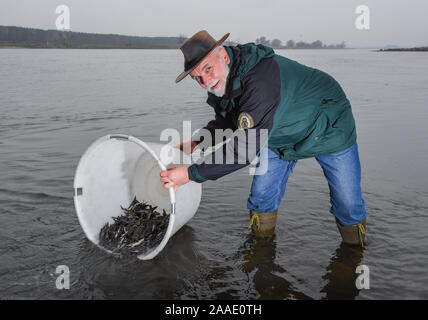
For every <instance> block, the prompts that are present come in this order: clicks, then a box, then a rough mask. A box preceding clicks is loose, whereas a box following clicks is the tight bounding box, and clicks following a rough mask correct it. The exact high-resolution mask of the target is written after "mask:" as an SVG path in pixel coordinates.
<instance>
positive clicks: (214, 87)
mask: <svg viewBox="0 0 428 320" xmlns="http://www.w3.org/2000/svg"><path fill="white" fill-rule="evenodd" d="M219 85H220V80H218V81H217V83H216V84H215V85H213V86H212V87H211V90H212V89H217V88H218V86H219Z"/></svg>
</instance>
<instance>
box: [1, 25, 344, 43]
mask: <svg viewBox="0 0 428 320" xmlns="http://www.w3.org/2000/svg"><path fill="white" fill-rule="evenodd" d="M187 39H188V37H187V36H185V35H184V34H179V35H178V36H177V37H137V36H124V35H117V34H97V33H83V32H72V31H58V30H41V29H32V28H23V27H9V26H0V47H5V46H16V47H29V48H82V49H85V48H88V49H90V48H96V49H97V48H106V49H109V48H115V49H116V48H117V49H178V48H180V46H181V45H182V44H183V43H184V42H185V41H186V40H187ZM238 43H239V42H236V41H231V40H227V41H225V42H224V45H226V46H232V45H237V44H238ZM259 43H260V44H264V45H267V46H270V47H272V48H275V49H343V48H345V42H342V43H340V44H336V45H325V44H323V43H322V42H321V41H320V40H317V41H314V42H312V43H307V42H303V41H299V42H295V41H293V40H288V41H287V42H286V44H285V45H283V44H282V42H281V40H279V39H273V40H268V39H266V37H260V38H257V39H256V44H259Z"/></svg>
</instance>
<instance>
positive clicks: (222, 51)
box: [220, 47, 230, 64]
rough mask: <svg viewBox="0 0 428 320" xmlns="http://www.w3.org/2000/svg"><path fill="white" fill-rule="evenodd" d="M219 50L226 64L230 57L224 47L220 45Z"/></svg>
mask: <svg viewBox="0 0 428 320" xmlns="http://www.w3.org/2000/svg"><path fill="white" fill-rule="evenodd" d="M220 52H221V57H222V58H223V59H224V62H226V64H229V63H230V57H229V55H228V54H227V51H226V49H225V48H223V47H221V48H220Z"/></svg>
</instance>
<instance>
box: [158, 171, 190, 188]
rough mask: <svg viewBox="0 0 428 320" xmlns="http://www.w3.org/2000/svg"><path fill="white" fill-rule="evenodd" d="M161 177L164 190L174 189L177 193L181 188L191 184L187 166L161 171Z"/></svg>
mask: <svg viewBox="0 0 428 320" xmlns="http://www.w3.org/2000/svg"><path fill="white" fill-rule="evenodd" d="M160 177H161V178H160V180H161V181H162V182H164V184H163V186H164V188H170V187H174V191H175V192H177V189H178V187H179V186H181V185H183V184H186V183H188V182H190V179H189V175H188V173H187V166H184V167H171V168H168V169H166V170H165V171H161V173H160Z"/></svg>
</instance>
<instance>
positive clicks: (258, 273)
mask: <svg viewBox="0 0 428 320" xmlns="http://www.w3.org/2000/svg"><path fill="white" fill-rule="evenodd" d="M241 252H242V255H243V260H244V261H243V265H242V270H243V272H245V273H246V274H247V275H248V277H249V280H250V281H251V280H252V281H253V285H254V289H255V290H256V291H257V292H258V293H259V295H260V296H259V299H299V300H302V299H303V300H308V299H311V298H310V297H308V296H307V295H305V294H304V293H301V292H298V291H296V290H295V289H294V288H293V285H292V284H291V283H290V282H289V281H287V280H286V279H285V278H283V277H282V276H280V274H285V273H286V270H285V269H284V268H282V267H281V266H280V265H278V264H276V263H275V258H276V241H275V235H273V236H271V237H268V238H260V237H255V236H253V235H252V234H249V235H247V239H246V241H245V242H244V244H243V249H242V251H241ZM253 272H254V275H253V276H252V279H251V278H250V277H251V274H252V273H253Z"/></svg>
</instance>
